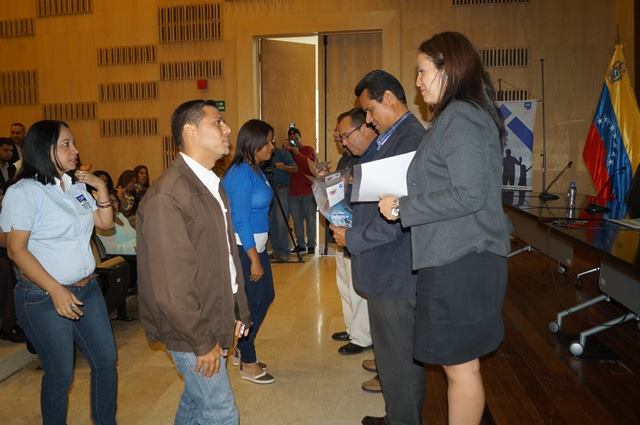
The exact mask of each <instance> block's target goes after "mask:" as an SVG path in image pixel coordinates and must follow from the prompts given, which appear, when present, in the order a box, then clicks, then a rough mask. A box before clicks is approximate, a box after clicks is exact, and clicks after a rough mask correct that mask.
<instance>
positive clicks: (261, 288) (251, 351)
mask: <svg viewBox="0 0 640 425" xmlns="http://www.w3.org/2000/svg"><path fill="white" fill-rule="evenodd" d="M238 252H239V253H240V262H241V263H242V274H243V276H244V291H245V293H246V295H247V303H248V304H249V312H250V313H251V328H250V329H249V335H247V336H246V337H244V338H240V341H238V349H239V350H240V355H241V357H242V362H244V363H253V362H255V361H256V360H257V356H256V346H255V340H256V335H257V334H258V331H259V330H260V325H262V322H263V321H264V318H265V316H266V315H267V310H268V309H269V306H270V305H271V303H272V302H273V299H274V298H275V290H274V289H273V275H272V274H271V264H269V255H268V254H267V251H266V250H265V251H263V252H261V253H260V254H258V255H259V256H260V262H261V263H262V268H263V269H264V274H263V275H262V277H261V278H260V280H258V281H256V282H252V281H251V280H249V276H251V260H249V256H248V255H247V253H246V252H244V248H243V247H242V245H238Z"/></svg>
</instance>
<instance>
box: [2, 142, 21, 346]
mask: <svg viewBox="0 0 640 425" xmlns="http://www.w3.org/2000/svg"><path fill="white" fill-rule="evenodd" d="M9 140H10V139H9ZM6 246H7V238H6V235H5V234H4V233H2V232H0V321H1V323H0V326H1V327H0V339H5V340H7V341H11V342H16V343H20V342H25V340H26V338H25V335H24V332H23V331H22V328H20V326H18V324H17V319H16V306H15V303H14V300H13V288H14V287H15V286H16V278H15V276H14V274H13V264H12V263H11V260H9V257H8V256H7V249H6Z"/></svg>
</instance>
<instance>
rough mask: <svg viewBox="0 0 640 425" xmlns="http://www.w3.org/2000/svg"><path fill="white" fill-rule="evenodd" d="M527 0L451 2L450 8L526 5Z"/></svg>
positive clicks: (453, 0) (457, 0) (467, 0)
mask: <svg viewBox="0 0 640 425" xmlns="http://www.w3.org/2000/svg"><path fill="white" fill-rule="evenodd" d="M527 3H529V0H451V5H452V6H454V7H455V6H493V5H501V4H527Z"/></svg>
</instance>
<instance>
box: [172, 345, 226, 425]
mask: <svg viewBox="0 0 640 425" xmlns="http://www.w3.org/2000/svg"><path fill="white" fill-rule="evenodd" d="M169 353H171V357H173V361H174V363H175V365H176V368H177V369H178V372H180V375H182V378H183V379H184V390H183V391H182V396H181V397H180V405H179V406H178V411H177V412H176V419H175V422H174V425H192V424H193V425H237V424H238V408H237V407H236V402H235V400H234V398H233V392H232V391H231V386H230V385H229V378H228V376H227V366H226V365H225V363H226V362H225V361H224V358H221V359H220V370H219V371H218V373H216V374H215V375H213V376H212V377H211V378H207V377H205V376H204V375H202V374H201V373H196V372H195V368H196V356H195V354H194V353H183V352H180V351H170V352H169Z"/></svg>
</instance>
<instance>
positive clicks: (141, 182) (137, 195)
mask: <svg viewBox="0 0 640 425" xmlns="http://www.w3.org/2000/svg"><path fill="white" fill-rule="evenodd" d="M133 174H134V175H135V176H136V180H135V183H136V184H135V186H134V189H135V190H134V194H133V197H134V205H133V210H134V211H135V210H137V209H138V204H140V200H141V199H142V197H143V196H144V194H145V193H147V189H149V169H148V168H147V166H146V165H136V166H135V167H134V168H133Z"/></svg>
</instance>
